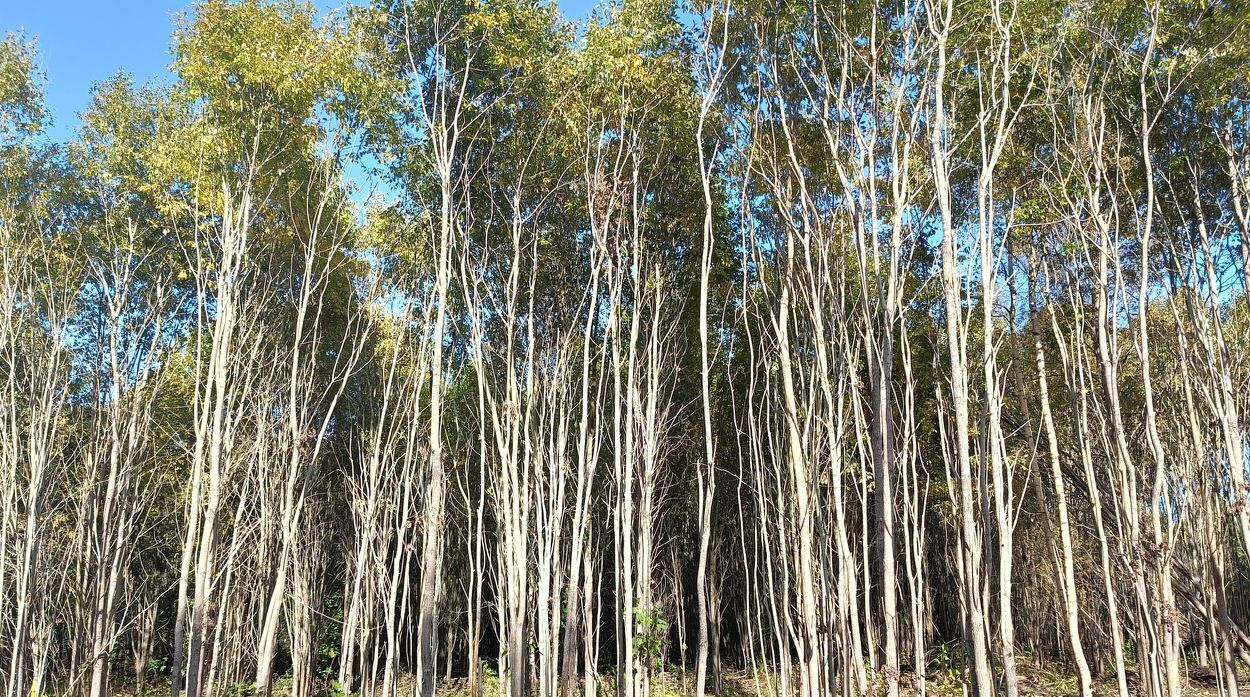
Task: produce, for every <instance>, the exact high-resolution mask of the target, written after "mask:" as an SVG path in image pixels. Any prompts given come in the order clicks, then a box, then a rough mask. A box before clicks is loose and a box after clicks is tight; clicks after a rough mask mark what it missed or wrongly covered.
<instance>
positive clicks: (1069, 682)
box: [438, 666, 1250, 697]
mask: <svg viewBox="0 0 1250 697" xmlns="http://www.w3.org/2000/svg"><path fill="white" fill-rule="evenodd" d="M1187 672H1188V675H1187V676H1185V677H1183V678H1182V684H1183V687H1182V694H1183V695H1184V697H1217V695H1219V689H1218V686H1217V683H1216V676H1215V674H1214V673H1212V672H1211V671H1210V670H1209V669H1206V668H1203V667H1199V666H1194V667H1192V668H1191V669H1190V670H1189V671H1187ZM1245 677H1246V676H1242V680H1240V681H1239V684H1240V685H1241V687H1242V688H1243V689H1245V688H1247V687H1250V681H1247V680H1245ZM901 680H902V684H903V685H904V686H905V687H904V689H903V690H902V694H903V695H907V696H908V697H912V696H914V695H916V694H917V693H916V691H915V690H914V689H913V688H912V687H911V684H912V681H911V676H910V675H907V674H904V675H903V676H902V679H901ZM487 683H488V684H485V685H483V689H482V695H484V696H489V695H495V694H500V693H499V692H497V691H495V689H497V681H496V680H494V679H492V678H487ZM770 687H771V689H769V688H770ZM1129 691H1130V693H1132V694H1134V695H1136V694H1138V693H1137V691H1136V685H1135V684H1133V683H1132V682H1130V684H1129ZM1116 692H1117V690H1116V685H1115V681H1114V680H1110V681H1105V680H1104V681H1100V682H1098V684H1097V685H1096V686H1095V694H1096V695H1098V696H1099V697H1104V696H1105V697H1111V696H1114V695H1115V694H1116ZM468 694H469V690H468V682H467V680H464V679H452V680H449V681H447V682H445V683H443V684H442V685H440V688H439V690H438V697H468ZM614 694H615V690H614V689H613V683H612V680H611V679H610V678H604V679H602V680H601V681H600V683H599V697H612V695H614ZM693 694H694V676H693V674H692V673H686V674H684V675H683V674H682V673H678V672H670V673H660V674H657V675H655V676H653V677H652V681H651V695H652V697H687V696H688V695H693ZM709 694H715V695H716V696H717V697H757V696H758V697H764V696H767V695H776V694H778V692H777V689H776V681H775V676H773V679H771V680H757V679H756V678H755V677H753V676H752V674H751V673H750V672H748V671H729V672H726V674H725V676H724V681H723V684H722V685H721V690H720V691H719V692H716V693H712V692H711V691H710V690H709ZM925 694H926V695H929V696H930V697H963V696H964V695H967V694H968V691H967V684H966V683H965V682H964V681H963V680H961V679H960V678H959V676H958V675H957V674H954V673H953V672H952V673H948V674H937V675H932V676H930V677H929V678H928V681H927V683H926V685H925ZM1020 694H1021V695H1022V696H1027V697H1034V696H1036V697H1069V696H1071V697H1077V696H1079V695H1080V690H1079V689H1078V684H1077V679H1076V676H1071V675H1065V674H1063V673H1057V672H1053V671H1049V670H1044V669H1037V668H1034V667H1023V666H1022V667H1021V669H1020Z"/></svg>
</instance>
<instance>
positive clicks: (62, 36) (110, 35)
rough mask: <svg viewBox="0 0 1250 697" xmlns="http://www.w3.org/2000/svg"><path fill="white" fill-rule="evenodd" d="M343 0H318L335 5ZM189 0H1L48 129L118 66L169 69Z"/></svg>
mask: <svg viewBox="0 0 1250 697" xmlns="http://www.w3.org/2000/svg"><path fill="white" fill-rule="evenodd" d="M344 1H345V0H338V1H337V2H327V1H326V0H318V2H317V5H318V6H321V7H337V6H340V5H341V4H342V2H344ZM557 2H558V4H559V5H560V8H561V9H562V10H563V11H564V13H565V14H566V15H568V16H569V17H571V18H576V19H581V18H583V17H585V16H586V15H587V14H588V13H589V11H590V8H591V7H592V6H593V5H594V1H593V0H557ZM190 5H191V2H190V1H189V0H0V35H3V34H7V33H8V32H10V31H14V30H18V29H21V30H23V31H24V32H25V33H26V34H27V36H30V37H34V38H35V39H36V41H37V42H38V46H39V56H40V59H41V62H42V64H43V68H44V71H45V74H46V76H47V81H46V83H45V85H44V90H45V91H44V97H45V99H46V103H47V107H48V112H49V115H50V117H51V123H50V125H49V126H50V127H49V135H50V136H51V137H52V138H53V139H54V140H67V139H68V138H69V137H70V135H71V134H72V133H73V132H74V130H75V129H76V128H77V127H78V113H79V112H81V111H82V110H83V109H85V108H86V107H87V105H88V103H89V102H90V99H91V86H92V85H94V84H95V83H97V82H100V81H102V80H106V79H108V78H109V77H112V76H113V75H114V74H116V73H117V71H119V70H125V71H126V72H128V73H130V74H131V75H133V76H134V77H135V79H136V81H138V82H145V81H146V80H148V79H149V78H153V77H155V78H161V77H165V76H168V66H169V63H170V56H169V37H170V34H171V33H172V32H173V28H174V18H175V16H177V14H178V13H179V12H181V11H183V10H185V9H186V8H187V7H189V6H190Z"/></svg>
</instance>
